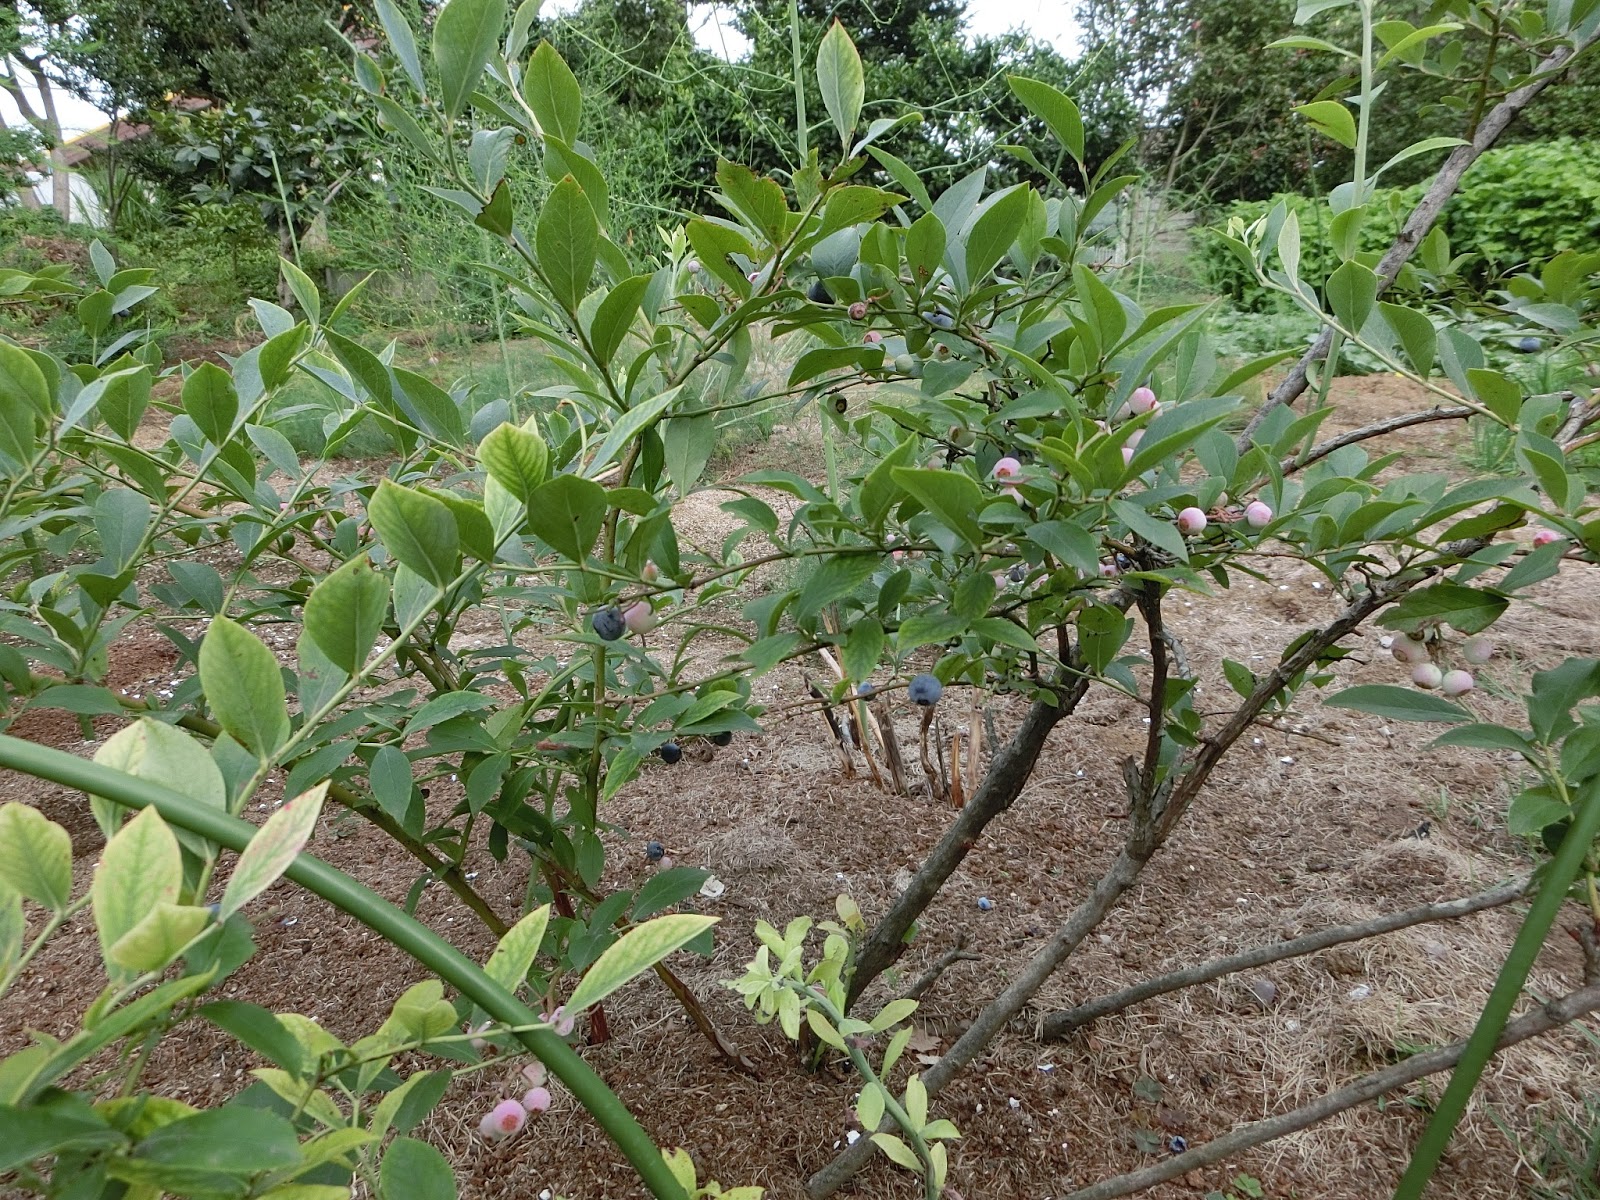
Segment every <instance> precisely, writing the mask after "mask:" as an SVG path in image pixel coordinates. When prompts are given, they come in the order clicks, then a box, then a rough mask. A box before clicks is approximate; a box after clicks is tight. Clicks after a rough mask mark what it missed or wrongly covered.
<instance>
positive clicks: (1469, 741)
mask: <svg viewBox="0 0 1600 1200" xmlns="http://www.w3.org/2000/svg"><path fill="white" fill-rule="evenodd" d="M1428 746H1429V748H1430V749H1431V748H1433V747H1434V746H1470V747H1472V748H1473V749H1475V750H1510V751H1511V752H1512V753H1514V754H1520V755H1521V756H1522V757H1523V758H1527V759H1529V760H1530V761H1531V760H1532V756H1533V746H1532V743H1530V742H1529V741H1528V739H1527V738H1526V737H1525V736H1523V735H1522V734H1520V733H1518V732H1516V730H1514V729H1507V728H1506V727H1505V726H1503V725H1488V724H1476V723H1475V724H1472V725H1460V726H1457V727H1456V728H1455V729H1450V730H1446V731H1445V732H1444V733H1441V734H1440V735H1439V736H1438V737H1436V738H1434V739H1433V741H1431V742H1429V743H1428Z"/></svg>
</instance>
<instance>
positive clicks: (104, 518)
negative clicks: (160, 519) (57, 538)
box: [94, 487, 154, 572]
mask: <svg viewBox="0 0 1600 1200" xmlns="http://www.w3.org/2000/svg"><path fill="white" fill-rule="evenodd" d="M153 515H154V514H153V513H152V511H151V508H150V501H148V500H146V499H145V498H144V497H143V496H141V495H140V494H139V493H138V492H136V491H133V490H132V489H131V488H120V487H114V488H107V489H106V490H105V491H104V492H102V493H100V499H98V500H96V501H95V504H94V531H95V533H96V534H98V535H99V538H100V548H101V549H102V550H104V551H105V555H106V561H107V562H109V563H110V564H111V569H112V570H113V571H116V572H121V571H125V570H127V568H128V567H130V566H132V565H133V562H134V560H135V559H136V558H137V557H138V556H139V550H140V548H141V547H142V546H143V545H144V535H145V531H146V530H148V529H149V528H150V521H151V518H152V516H153Z"/></svg>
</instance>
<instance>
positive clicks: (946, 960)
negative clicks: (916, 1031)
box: [900, 936, 983, 1000]
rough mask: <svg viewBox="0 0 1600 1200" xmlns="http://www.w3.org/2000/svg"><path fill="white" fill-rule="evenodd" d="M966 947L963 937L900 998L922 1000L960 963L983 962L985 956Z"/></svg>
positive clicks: (965, 940)
mask: <svg viewBox="0 0 1600 1200" xmlns="http://www.w3.org/2000/svg"><path fill="white" fill-rule="evenodd" d="M966 946H967V939H966V937H965V936H963V937H962V938H961V940H960V941H958V942H956V944H955V948H954V949H953V950H946V951H945V952H944V953H943V954H942V955H941V956H940V957H939V961H938V962H936V963H934V964H933V966H931V967H929V968H928V969H927V970H926V971H924V972H923V973H922V974H921V975H920V976H918V977H917V981H916V982H915V983H913V984H912V985H911V986H910V987H908V988H907V989H906V990H905V991H904V992H903V993H902V994H901V997H900V998H901V999H902V1000H920V999H922V997H923V995H924V994H926V993H927V991H928V989H929V988H931V987H932V986H933V985H934V984H935V983H937V982H938V981H939V976H941V975H943V974H944V973H945V972H946V971H948V970H949V969H950V968H951V967H953V966H955V965H956V964H957V963H958V962H979V961H981V960H982V958H983V955H981V954H974V953H973V952H972V951H970V950H968V949H967V948H966Z"/></svg>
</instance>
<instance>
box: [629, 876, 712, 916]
mask: <svg viewBox="0 0 1600 1200" xmlns="http://www.w3.org/2000/svg"><path fill="white" fill-rule="evenodd" d="M710 877H711V872H709V871H702V870H700V869H699V868H698V867H669V868H668V869H667V870H665V871H657V872H656V873H655V874H654V875H652V876H650V879H649V882H647V883H646V884H645V885H644V886H643V887H642V888H640V889H639V890H638V892H637V893H635V895H634V898H633V911H632V912H630V913H629V914H628V919H629V920H630V921H635V922H638V921H642V920H644V919H645V918H646V917H649V916H654V915H655V914H656V913H658V912H660V911H661V910H662V909H664V908H671V907H672V906H673V905H674V904H677V903H678V902H679V901H682V900H687V899H688V898H689V897H690V896H692V895H694V894H695V893H696V892H698V891H699V890H700V885H701V884H703V883H705V881H706V880H707V879H709V878H710Z"/></svg>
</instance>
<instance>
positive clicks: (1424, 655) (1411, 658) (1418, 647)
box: [1394, 633, 1428, 665]
mask: <svg viewBox="0 0 1600 1200" xmlns="http://www.w3.org/2000/svg"><path fill="white" fill-rule="evenodd" d="M1394 656H1395V658H1396V659H1397V660H1399V661H1400V662H1403V663H1406V664H1407V665H1414V664H1416V663H1425V662H1427V661H1428V647H1427V645H1426V643H1424V642H1421V641H1419V640H1417V639H1416V638H1414V637H1412V636H1411V635H1410V634H1409V633H1408V634H1406V636H1405V637H1401V638H1396V639H1395V642H1394Z"/></svg>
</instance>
